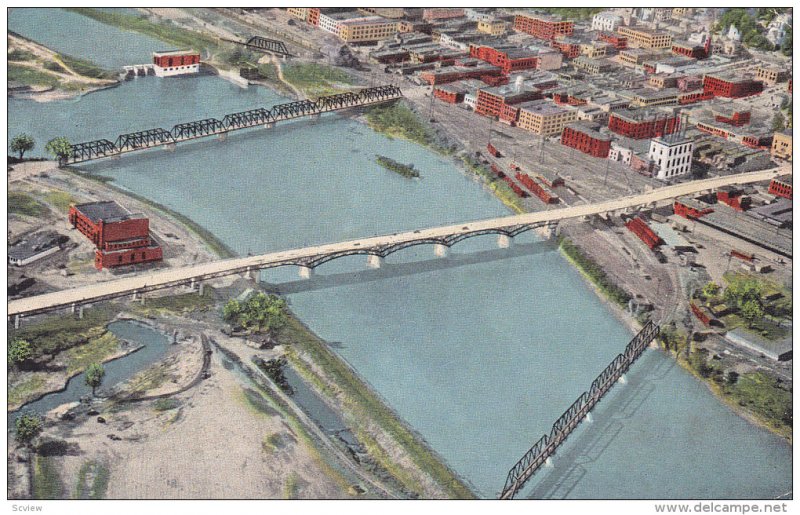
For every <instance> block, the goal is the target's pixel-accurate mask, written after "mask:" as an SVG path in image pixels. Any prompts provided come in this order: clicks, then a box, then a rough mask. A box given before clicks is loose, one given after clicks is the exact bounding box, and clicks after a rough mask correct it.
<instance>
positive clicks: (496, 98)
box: [475, 86, 542, 117]
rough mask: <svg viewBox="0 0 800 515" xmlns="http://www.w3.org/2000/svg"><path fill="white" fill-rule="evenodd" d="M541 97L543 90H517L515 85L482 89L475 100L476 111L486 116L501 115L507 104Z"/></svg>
mask: <svg viewBox="0 0 800 515" xmlns="http://www.w3.org/2000/svg"><path fill="white" fill-rule="evenodd" d="M540 98H542V92H541V91H539V90H538V89H522V90H520V91H517V89H516V88H514V87H513V86H501V87H498V88H486V89H480V90H478V97H477V98H476V100H475V112H476V113H478V114H482V115H485V116H497V117H499V116H500V114H501V113H503V108H504V107H505V106H507V105H514V104H520V103H522V102H527V101H529V100H539V99H540Z"/></svg>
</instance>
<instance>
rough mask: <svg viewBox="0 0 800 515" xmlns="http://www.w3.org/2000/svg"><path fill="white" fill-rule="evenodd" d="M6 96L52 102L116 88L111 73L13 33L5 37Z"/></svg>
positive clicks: (115, 78)
mask: <svg viewBox="0 0 800 515" xmlns="http://www.w3.org/2000/svg"><path fill="white" fill-rule="evenodd" d="M8 44H9V53H8V61H9V65H8V81H9V83H10V84H9V96H10V97H12V98H22V99H29V100H34V101H36V102H52V101H55V100H64V99H68V98H74V97H77V96H81V95H85V94H88V93H91V92H94V91H99V90H102V89H106V88H109V87H115V86H117V85H119V79H118V78H117V77H116V75H115V74H114V72H112V71H110V70H105V69H103V68H101V67H100V66H97V65H96V64H94V63H91V62H89V61H86V60H84V59H78V58H75V57H71V56H68V55H64V54H59V53H57V52H55V51H53V50H51V49H49V48H47V47H46V46H44V45H42V44H40V43H37V42H36V41H33V40H30V39H28V38H25V37H23V36H21V35H19V34H16V33H14V32H9V34H8Z"/></svg>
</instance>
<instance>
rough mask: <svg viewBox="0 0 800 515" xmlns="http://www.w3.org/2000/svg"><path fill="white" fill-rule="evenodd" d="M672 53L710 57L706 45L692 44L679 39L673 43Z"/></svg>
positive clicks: (693, 56) (702, 57) (696, 57)
mask: <svg viewBox="0 0 800 515" xmlns="http://www.w3.org/2000/svg"><path fill="white" fill-rule="evenodd" d="M672 53H673V54H677V55H682V56H685V57H691V58H692V59H705V58H706V57H708V54H707V52H706V47H705V46H703V45H692V44H690V43H683V42H678V41H676V42H674V43H672Z"/></svg>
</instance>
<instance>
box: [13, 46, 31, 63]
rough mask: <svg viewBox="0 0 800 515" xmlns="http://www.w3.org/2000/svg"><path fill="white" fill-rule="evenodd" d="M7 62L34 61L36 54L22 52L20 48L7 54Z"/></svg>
mask: <svg viewBox="0 0 800 515" xmlns="http://www.w3.org/2000/svg"><path fill="white" fill-rule="evenodd" d="M8 60H9V61H35V60H36V54H34V53H33V52H28V51H27V50H22V49H20V48H15V49H14V50H12V51H11V52H9V53H8Z"/></svg>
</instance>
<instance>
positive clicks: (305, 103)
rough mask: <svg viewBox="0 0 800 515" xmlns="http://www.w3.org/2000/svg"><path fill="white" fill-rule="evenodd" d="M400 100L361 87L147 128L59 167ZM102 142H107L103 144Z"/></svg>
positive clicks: (84, 148) (92, 144)
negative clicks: (168, 126)
mask: <svg viewBox="0 0 800 515" xmlns="http://www.w3.org/2000/svg"><path fill="white" fill-rule="evenodd" d="M402 97H403V93H402V92H401V90H400V88H398V87H397V86H393V85H386V86H375V87H370V88H364V89H362V90H359V91H357V92H348V93H339V94H336V95H329V96H323V97H320V98H318V99H317V100H316V101H312V100H301V101H296V102H289V103H286V104H278V105H275V106H272V107H271V108H270V109H264V108H262V109H253V110H250V111H246V112H244V113H230V114H228V115H226V116H225V117H224V118H223V119H221V120H218V119H216V118H208V119H205V120H195V121H192V122H184V123H179V124H176V125H175V126H173V127H172V129H171V130H169V131H167V130H165V129H149V130H145V131H139V132H133V133H130V134H123V135H120V136H119V137H118V138H117V139H116V141H115V142H114V143H109V142H108V140H96V141H88V142H83V143H77V144H75V145H72V151H71V154H70V156H69V157H68V158H66V159H64V160H63V161H62V164H76V163H83V162H86V161H92V160H95V159H104V158H107V157H114V156H119V155H121V154H125V153H128V152H134V151H138V150H147V149H151V148H157V147H162V146H165V145H174V144H176V143H181V142H183V141H189V140H195V139H199V138H207V137H210V136H214V135H220V134H225V133H228V132H232V131H236V130H241V129H248V128H252V127H257V126H262V125H266V124H270V123H276V122H284V121H289V120H295V119H297V118H302V117H306V116H315V115H319V114H322V113H329V112H333V111H339V110H342V109H350V108H354V107H363V106H369V105H373V104H380V103H383V102H391V101H393V100H397V99H400V98H402ZM106 143H109V144H108V145H106Z"/></svg>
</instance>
